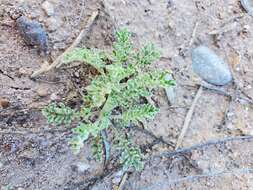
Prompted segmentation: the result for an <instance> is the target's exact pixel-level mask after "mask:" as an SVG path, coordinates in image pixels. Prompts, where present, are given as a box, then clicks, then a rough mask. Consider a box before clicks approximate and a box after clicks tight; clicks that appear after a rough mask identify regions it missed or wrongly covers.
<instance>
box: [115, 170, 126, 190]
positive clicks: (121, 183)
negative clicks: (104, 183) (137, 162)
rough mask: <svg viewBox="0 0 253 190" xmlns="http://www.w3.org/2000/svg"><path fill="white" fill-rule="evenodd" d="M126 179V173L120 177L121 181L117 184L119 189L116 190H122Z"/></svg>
mask: <svg viewBox="0 0 253 190" xmlns="http://www.w3.org/2000/svg"><path fill="white" fill-rule="evenodd" d="M127 177H128V173H127V172H126V173H124V175H123V176H122V178H121V181H120V183H119V187H118V189H117V190H123V188H124V185H125V183H126V180H127Z"/></svg>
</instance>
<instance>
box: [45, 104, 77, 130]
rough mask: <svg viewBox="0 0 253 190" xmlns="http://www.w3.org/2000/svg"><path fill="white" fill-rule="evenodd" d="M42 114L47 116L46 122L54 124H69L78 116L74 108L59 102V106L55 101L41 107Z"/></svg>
mask: <svg viewBox="0 0 253 190" xmlns="http://www.w3.org/2000/svg"><path fill="white" fill-rule="evenodd" d="M42 114H43V115H44V116H45V117H46V118H47V121H48V123H53V124H56V125H61V124H65V125H70V124H71V122H72V121H73V120H74V119H76V118H77V117H78V113H77V112H76V111H75V110H72V109H71V108H69V107H67V106H65V105H64V104H63V103H61V104H60V105H59V106H58V105H56V104H55V103H52V104H50V105H49V106H47V107H46V108H44V109H43V111H42Z"/></svg>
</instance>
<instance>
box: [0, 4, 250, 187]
mask: <svg viewBox="0 0 253 190" xmlns="http://www.w3.org/2000/svg"><path fill="white" fill-rule="evenodd" d="M48 2H50V3H51V4H52V5H53V7H54V11H55V14H54V16H50V17H49V16H47V15H46V14H45V12H44V10H43V8H42V3H43V0H19V1H13V0H0V22H1V25H0V33H1V35H0V98H5V99H8V100H9V102H10V105H9V106H8V107H7V108H0V189H6V188H5V187H7V186H9V187H11V188H12V189H19V190H21V189H26V190H51V189H54V190H58V189H59V190H63V189H65V190H67V189H69V190H75V189H76V190H79V189H80V190H81V189H94V190H109V189H116V188H117V185H118V184H119V183H120V182H121V179H124V178H122V176H123V172H122V170H121V168H120V167H118V166H117V165H116V164H115V163H114V162H113V161H112V162H111V164H110V166H109V168H108V169H107V170H106V171H103V167H102V164H101V163H98V162H96V161H94V160H93V159H92V157H91V152H90V143H89V142H87V143H86V146H85V148H83V150H82V152H81V153H80V154H78V155H73V153H72V152H71V150H70V148H69V146H68V143H67V140H68V138H69V137H70V136H71V134H70V132H69V130H68V129H65V128H55V127H53V126H48V125H47V123H46V121H45V118H43V116H42V114H41V108H43V107H44V106H45V105H47V104H48V103H49V102H50V101H53V100H54V101H65V102H67V103H68V104H69V105H72V106H75V105H78V104H79V103H80V96H79V94H78V91H76V89H79V90H80V89H82V88H83V87H84V86H85V82H88V80H90V79H88V80H87V78H89V77H87V76H88V74H89V72H90V71H89V69H87V68H86V67H85V66H83V65H82V66H77V67H72V68H70V69H67V68H62V69H58V70H53V71H50V72H47V73H44V74H42V75H40V76H39V77H38V78H36V79H31V78H30V75H31V74H32V73H33V72H34V71H36V70H37V69H39V68H40V66H41V64H42V63H43V60H44V58H43V57H41V56H40V55H39V54H38V52H37V50H36V49H35V48H33V47H28V46H27V45H26V44H25V43H24V41H23V39H22V38H21V37H20V35H19V32H18V30H17V28H16V26H15V22H14V21H13V20H12V19H10V17H9V14H8V12H12V10H15V9H18V8H21V9H22V11H23V12H24V14H25V15H26V16H29V17H31V18H34V19H37V20H39V21H40V22H41V23H42V24H43V25H44V26H45V27H46V29H47V31H48V36H49V41H50V52H51V57H52V59H55V58H56V57H57V56H58V55H59V54H61V53H62V52H63V51H64V49H66V48H67V47H68V46H70V45H71V43H72V42H73V41H74V39H75V38H76V37H77V35H78V34H79V32H80V31H81V30H82V28H83V27H84V25H85V23H86V21H87V19H88V18H89V16H90V15H91V14H92V12H94V11H96V10H99V16H98V18H97V19H96V20H95V22H94V23H93V25H92V26H91V27H90V31H89V32H88V34H87V35H86V36H85V37H84V38H83V40H82V42H81V43H80V46H86V47H97V48H102V49H104V48H110V46H111V44H112V42H113V40H114V39H113V36H114V32H115V30H116V29H118V28H120V27H127V28H128V29H129V30H130V31H131V32H132V33H133V37H134V42H135V44H136V46H141V45H142V44H145V43H146V42H150V41H151V42H153V43H155V44H156V45H157V46H158V47H159V48H160V49H161V50H162V58H161V60H160V61H158V62H157V63H156V64H154V67H159V68H164V69H171V71H172V72H173V75H174V77H175V79H176V81H177V86H176V90H175V94H176V99H175V101H173V102H171V103H169V102H168V100H167V97H166V95H165V93H164V92H163V91H162V90H161V91H159V92H157V93H156V95H155V96H154V97H153V100H154V101H155V103H156V104H157V105H159V107H160V109H161V111H160V113H159V114H158V115H157V117H156V118H155V120H154V121H152V122H149V123H147V126H146V130H147V131H149V132H150V133H152V134H153V135H155V136H156V137H162V139H163V142H162V141H161V139H160V140H159V139H158V138H153V137H151V136H150V134H147V133H144V132H143V131H134V132H133V133H134V135H135V137H138V138H136V142H137V143H138V144H140V145H141V146H142V147H143V148H142V149H143V151H144V152H145V168H144V170H143V171H142V172H135V173H129V174H128V176H126V177H127V178H126V181H125V182H124V184H123V183H121V184H123V185H124V187H123V189H129V190H137V189H138V190H139V189H140V190H142V189H143V190H156V189H159V190H163V189H164V190H167V189H173V190H174V189H175V190H176V189H182V190H183V189H192V190H195V189H199V190H204V189H228V190H232V189H234V190H237V189H242V190H253V149H252V147H253V137H250V135H253V107H252V105H253V104H252V102H253V99H252V97H253V41H252V39H253V32H252V31H253V17H250V16H249V15H247V14H246V13H245V11H244V10H243V8H242V7H241V5H240V2H239V0H220V1H217V0H201V1H198V0H104V1H102V0H101V1H99V0H61V1H60V0H48ZM199 44H204V45H206V46H208V47H210V48H211V49H213V50H214V51H215V52H216V53H217V54H218V55H219V56H221V57H222V58H223V59H224V60H226V62H227V63H228V64H229V66H230V68H231V70H232V71H233V75H234V82H233V83H231V84H229V85H227V86H225V87H223V88H218V89H219V90H218V91H217V90H210V89H206V88H204V89H203V93H202V94H201V95H200V98H199V99H198V101H197V104H196V107H195V109H194V112H193V115H192V119H191V121H190V124H189V128H188V130H187V132H186V134H185V137H184V139H183V142H182V145H181V147H185V148H186V149H182V151H181V149H178V150H177V151H175V150H174V148H173V147H171V146H169V145H167V144H166V143H165V142H164V141H166V142H168V141H170V142H172V143H176V142H177V139H178V137H179V134H180V132H181V130H182V126H183V123H184V120H185V118H186V114H187V112H188V110H189V108H190V107H191V105H192V103H193V100H194V98H195V96H196V93H197V91H198V88H199V85H200V84H202V81H201V80H200V79H199V78H198V77H197V76H196V75H195V74H194V73H193V71H192V69H191V54H190V52H191V49H192V48H194V47H196V46H197V45H199ZM77 87H79V88H77ZM224 92H225V93H224ZM242 136H246V137H244V138H243V137H242ZM221 139H226V140H225V141H218V140H221ZM209 141H218V142H216V143H209V144H206V143H207V142H209ZM195 145H200V146H195ZM201 145H202V146H201ZM192 146H193V147H192ZM194 146H195V147H194ZM187 147H192V148H190V149H187Z"/></svg>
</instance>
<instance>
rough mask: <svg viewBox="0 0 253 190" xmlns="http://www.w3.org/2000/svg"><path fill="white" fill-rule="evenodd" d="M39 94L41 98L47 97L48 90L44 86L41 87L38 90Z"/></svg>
mask: <svg viewBox="0 0 253 190" xmlns="http://www.w3.org/2000/svg"><path fill="white" fill-rule="evenodd" d="M37 94H38V95H39V96H40V97H45V96H47V95H48V89H47V88H46V87H44V86H39V87H38V88H37Z"/></svg>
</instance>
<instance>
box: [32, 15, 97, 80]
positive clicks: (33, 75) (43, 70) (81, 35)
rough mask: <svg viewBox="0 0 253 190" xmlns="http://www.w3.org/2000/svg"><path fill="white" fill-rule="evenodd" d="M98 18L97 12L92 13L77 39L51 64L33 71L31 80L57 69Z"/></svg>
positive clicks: (45, 64) (46, 63)
mask: <svg viewBox="0 0 253 190" xmlns="http://www.w3.org/2000/svg"><path fill="white" fill-rule="evenodd" d="M97 16H98V11H95V12H93V13H92V15H91V17H90V18H89V20H88V22H87V24H86V26H85V27H84V29H83V30H82V31H81V32H80V34H79V35H78V36H77V38H76V39H75V41H74V42H73V43H72V44H71V46H70V47H68V48H67V49H66V50H65V51H64V52H63V53H62V54H61V55H59V56H58V57H57V58H56V59H55V60H54V62H53V63H52V64H49V63H48V62H45V63H44V64H43V65H42V66H41V68H40V69H39V70H37V71H35V72H34V73H33V74H32V75H31V78H35V77H37V76H38V75H40V74H42V73H45V72H48V71H50V70H52V69H54V68H59V67H60V66H61V65H62V63H61V61H62V59H63V57H64V55H65V54H66V53H68V52H70V51H72V50H73V49H74V48H75V47H76V46H77V45H78V44H79V43H80V41H81V40H82V39H83V37H84V36H85V35H86V34H87V32H88V31H89V29H90V27H91V25H92V24H93V23H94V21H95V19H96V18H97Z"/></svg>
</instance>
